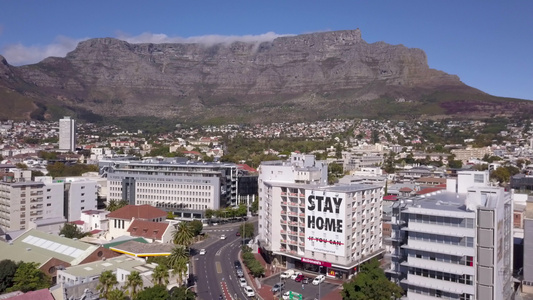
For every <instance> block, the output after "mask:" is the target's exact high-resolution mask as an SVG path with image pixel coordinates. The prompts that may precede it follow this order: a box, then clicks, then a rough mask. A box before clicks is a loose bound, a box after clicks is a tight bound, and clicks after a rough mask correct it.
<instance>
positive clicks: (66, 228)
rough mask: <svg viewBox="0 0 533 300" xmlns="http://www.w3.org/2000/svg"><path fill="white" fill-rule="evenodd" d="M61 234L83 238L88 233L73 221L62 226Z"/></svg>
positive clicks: (70, 237) (67, 236)
mask: <svg viewBox="0 0 533 300" xmlns="http://www.w3.org/2000/svg"><path fill="white" fill-rule="evenodd" d="M59 234H60V235H61V234H63V235H64V236H65V237H66V238H69V239H74V238H76V239H81V238H82V237H84V236H86V235H87V233H84V232H83V231H81V230H80V229H79V228H78V226H76V224H72V223H65V225H63V227H61V230H60V231H59Z"/></svg>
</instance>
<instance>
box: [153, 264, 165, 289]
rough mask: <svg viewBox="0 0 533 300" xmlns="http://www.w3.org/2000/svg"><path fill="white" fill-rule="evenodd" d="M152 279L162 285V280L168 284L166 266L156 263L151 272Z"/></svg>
mask: <svg viewBox="0 0 533 300" xmlns="http://www.w3.org/2000/svg"><path fill="white" fill-rule="evenodd" d="M152 281H155V282H156V283H157V284H160V285H162V284H163V282H164V283H165V284H168V268H167V267H166V266H165V265H163V264H160V265H157V267H155V269H154V272H153V273H152Z"/></svg>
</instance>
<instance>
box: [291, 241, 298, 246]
mask: <svg viewBox="0 0 533 300" xmlns="http://www.w3.org/2000/svg"><path fill="white" fill-rule="evenodd" d="M289 244H290V245H298V242H297V241H293V240H289Z"/></svg>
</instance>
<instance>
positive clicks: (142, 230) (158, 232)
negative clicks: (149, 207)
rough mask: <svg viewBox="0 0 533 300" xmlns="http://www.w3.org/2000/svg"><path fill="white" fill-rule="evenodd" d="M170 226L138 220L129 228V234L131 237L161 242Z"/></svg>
mask: <svg viewBox="0 0 533 300" xmlns="http://www.w3.org/2000/svg"><path fill="white" fill-rule="evenodd" d="M168 226H170V224H169V223H161V222H150V221H144V220H138V219H136V220H134V221H133V222H132V223H131V225H130V227H129V228H128V232H129V233H130V235H131V236H138V237H143V238H147V239H156V240H160V239H161V238H162V237H163V233H165V230H167V228H168Z"/></svg>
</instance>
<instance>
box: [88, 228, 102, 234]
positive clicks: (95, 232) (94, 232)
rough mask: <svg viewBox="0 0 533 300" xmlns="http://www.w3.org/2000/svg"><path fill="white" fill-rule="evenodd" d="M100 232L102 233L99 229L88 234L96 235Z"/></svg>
mask: <svg viewBox="0 0 533 300" xmlns="http://www.w3.org/2000/svg"><path fill="white" fill-rule="evenodd" d="M100 232H102V230H100V229H95V230H93V231H91V232H89V233H90V234H97V233H100Z"/></svg>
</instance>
